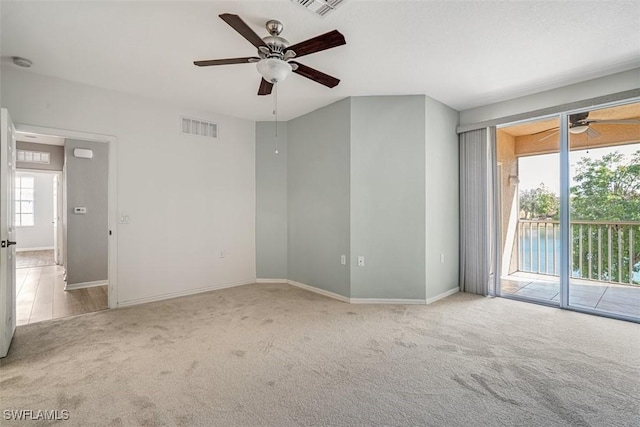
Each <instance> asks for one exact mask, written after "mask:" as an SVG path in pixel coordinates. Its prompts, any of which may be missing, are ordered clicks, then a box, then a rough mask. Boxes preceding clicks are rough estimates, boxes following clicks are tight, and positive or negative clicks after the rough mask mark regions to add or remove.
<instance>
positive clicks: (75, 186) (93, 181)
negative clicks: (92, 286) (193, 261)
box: [65, 139, 161, 285]
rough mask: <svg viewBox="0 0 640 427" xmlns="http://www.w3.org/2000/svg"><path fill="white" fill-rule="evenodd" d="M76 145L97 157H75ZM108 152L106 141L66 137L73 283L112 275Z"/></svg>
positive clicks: (69, 264)
mask: <svg viewBox="0 0 640 427" xmlns="http://www.w3.org/2000/svg"><path fill="white" fill-rule="evenodd" d="M74 148H88V149H91V150H93V158H92V159H80V158H76V157H74V156H73V150H74ZM108 154H109V147H108V145H107V144H105V143H99V142H88V141H76V140H72V139H67V140H66V141H65V161H66V187H67V227H66V228H67V258H66V264H67V284H69V285H72V284H77V283H85V282H95V281H99V280H107V277H108V273H107V266H108V236H107V234H108V217H107V200H108V194H107V189H108V185H107V177H108ZM131 185H135V183H131ZM76 206H84V207H86V208H87V213H86V214H85V215H76V214H74V213H73V208H74V207H76ZM159 232H161V231H159Z"/></svg>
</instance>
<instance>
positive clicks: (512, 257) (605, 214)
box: [494, 100, 640, 321]
mask: <svg viewBox="0 0 640 427" xmlns="http://www.w3.org/2000/svg"><path fill="white" fill-rule="evenodd" d="M495 143H496V145H495V147H496V156H495V157H496V158H495V162H496V163H495V164H494V166H495V167H496V170H497V171H498V172H497V173H496V174H495V175H496V178H495V179H494V194H495V195H496V197H497V202H496V203H495V206H497V209H496V211H497V212H498V214H499V215H498V216H499V219H498V221H497V222H498V225H499V226H498V227H497V230H496V233H495V235H494V238H495V239H496V242H497V245H498V247H499V248H500V252H501V256H500V257H499V261H500V262H499V265H500V267H499V270H500V276H499V277H500V280H498V281H496V284H497V286H496V294H497V295H500V296H503V297H508V298H515V299H522V300H527V301H532V302H537V303H542V304H547V305H555V306H559V307H562V308H570V309H574V310H578V311H585V312H589V313H594V314H602V315H606V316H612V317H617V318H623V319H627V320H635V321H640V102H638V101H637V100H635V102H627V103H618V104H616V105H607V106H603V107H602V108H591V109H589V110H579V111H569V112H567V113H563V114H559V115H557V116H550V117H545V118H539V119H535V120H531V121H526V122H519V123H513V124H509V125H506V126H502V127H500V128H499V129H498V130H497V132H496V141H495Z"/></svg>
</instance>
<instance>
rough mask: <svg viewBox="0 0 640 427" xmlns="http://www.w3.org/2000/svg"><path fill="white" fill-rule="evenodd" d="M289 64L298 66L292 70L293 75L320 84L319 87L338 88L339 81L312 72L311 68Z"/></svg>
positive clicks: (319, 72)
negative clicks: (298, 75)
mask: <svg viewBox="0 0 640 427" xmlns="http://www.w3.org/2000/svg"><path fill="white" fill-rule="evenodd" d="M289 63H290V64H296V65H297V66H298V68H297V69H296V70H294V73H296V74H300V75H301V76H302V77H306V78H308V79H311V80H313V81H314V82H318V83H320V84H321V85H325V86H327V87H336V86H338V83H340V80H338V79H336V78H335V77H332V76H330V75H328V74H325V73H323V72H321V71H318V70H314V69H313V68H311V67H307V66H306V65H303V64H301V63H299V62H295V61H290V62H289Z"/></svg>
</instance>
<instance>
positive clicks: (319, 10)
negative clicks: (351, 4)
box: [291, 0, 346, 16]
mask: <svg viewBox="0 0 640 427" xmlns="http://www.w3.org/2000/svg"><path fill="white" fill-rule="evenodd" d="M291 1H292V2H294V3H298V4H299V5H300V6H302V7H304V8H305V9H307V10H310V11H311V12H313V13H315V14H316V15H320V16H327V15H328V14H330V13H331V12H333V11H334V10H336V9H337V8H338V6H340V5H341V4H342V3H345V2H346V0H291Z"/></svg>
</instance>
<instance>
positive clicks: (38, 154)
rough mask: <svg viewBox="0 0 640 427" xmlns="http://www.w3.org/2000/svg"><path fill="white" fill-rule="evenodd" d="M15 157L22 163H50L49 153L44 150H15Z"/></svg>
mask: <svg viewBox="0 0 640 427" xmlns="http://www.w3.org/2000/svg"><path fill="white" fill-rule="evenodd" d="M16 159H17V160H18V161H19V162H23V163H38V164H41V165H48V164H50V163H51V153H48V152H46V151H27V150H16Z"/></svg>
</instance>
